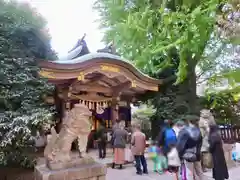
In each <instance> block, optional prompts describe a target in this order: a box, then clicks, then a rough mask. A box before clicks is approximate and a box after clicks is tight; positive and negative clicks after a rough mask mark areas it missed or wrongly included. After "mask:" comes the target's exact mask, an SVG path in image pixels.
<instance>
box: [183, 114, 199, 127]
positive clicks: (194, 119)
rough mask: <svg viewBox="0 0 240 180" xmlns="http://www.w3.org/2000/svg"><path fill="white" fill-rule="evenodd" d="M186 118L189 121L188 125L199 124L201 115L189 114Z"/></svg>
mask: <svg viewBox="0 0 240 180" xmlns="http://www.w3.org/2000/svg"><path fill="white" fill-rule="evenodd" d="M185 120H186V122H187V123H188V125H194V126H198V121H199V117H198V116H196V115H187V116H186V117H185Z"/></svg>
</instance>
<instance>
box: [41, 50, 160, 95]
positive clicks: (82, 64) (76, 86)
mask: <svg viewBox="0 0 240 180" xmlns="http://www.w3.org/2000/svg"><path fill="white" fill-rule="evenodd" d="M80 49H81V48H80ZM72 54H74V55H70V56H71V59H69V58H67V59H68V60H57V61H44V60H43V61H41V62H40V63H39V66H40V68H41V71H40V75H41V76H43V77H45V78H48V80H49V81H50V82H52V83H54V84H56V85H58V86H71V87H72V92H73V93H74V94H78V93H80V92H94V93H100V94H101V93H102V94H103V95H104V96H105V97H112V96H113V95H114V94H116V93H119V92H120V93H121V94H123V95H130V96H131V95H134V94H139V93H140V94H141V93H144V92H145V91H148V90H150V91H158V90H159V85H161V84H162V81H161V80H159V79H154V78H151V77H149V76H147V75H145V74H143V73H142V72H141V71H139V70H138V69H137V68H136V67H134V66H133V65H132V64H131V63H130V62H129V61H127V60H125V59H123V58H121V57H120V56H118V55H115V54H111V53H108V52H96V53H87V54H84V55H81V56H79V57H74V56H76V54H77V52H74V53H72Z"/></svg>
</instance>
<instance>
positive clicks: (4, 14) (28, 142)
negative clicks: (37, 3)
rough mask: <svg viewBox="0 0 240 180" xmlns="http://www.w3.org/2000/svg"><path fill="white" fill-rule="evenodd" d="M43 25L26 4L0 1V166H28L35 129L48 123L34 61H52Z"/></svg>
mask: <svg viewBox="0 0 240 180" xmlns="http://www.w3.org/2000/svg"><path fill="white" fill-rule="evenodd" d="M45 25H46V22H45V20H44V19H43V18H42V17H41V16H40V15H39V14H38V13H37V12H35V11H34V10H33V9H32V8H31V7H30V6H29V5H28V4H22V3H17V2H14V1H9V2H6V1H3V0H0V61H1V68H0V86H1V88H0V113H1V114H0V115H1V116H0V165H4V166H5V165H9V166H19V165H20V166H24V167H26V166H27V167H31V166H32V165H33V163H34V161H33V159H31V158H30V157H29V153H31V150H33V148H34V144H33V143H34V141H33V136H34V134H35V132H36V130H38V129H41V128H42V127H43V126H44V125H45V124H46V123H50V122H51V117H52V115H53V112H54V111H53V108H51V107H49V106H47V105H46V104H44V101H43V99H42V98H43V95H44V94H46V93H48V92H51V90H52V87H51V86H50V85H48V84H47V83H46V80H44V79H41V78H39V77H38V71H39V69H38V66H37V60H38V59H54V58H55V53H54V52H53V51H52V49H51V46H50V37H49V36H48V35H47V33H45V31H44V28H45Z"/></svg>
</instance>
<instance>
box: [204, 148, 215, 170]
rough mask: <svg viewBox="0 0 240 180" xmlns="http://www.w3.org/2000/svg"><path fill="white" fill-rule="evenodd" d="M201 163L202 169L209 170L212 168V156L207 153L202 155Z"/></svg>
mask: <svg viewBox="0 0 240 180" xmlns="http://www.w3.org/2000/svg"><path fill="white" fill-rule="evenodd" d="M202 162H203V166H204V167H206V168H208V169H211V168H212V167H213V162H212V154H211V153H209V152H206V153H205V152H204V153H202Z"/></svg>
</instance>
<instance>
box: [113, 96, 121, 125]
mask: <svg viewBox="0 0 240 180" xmlns="http://www.w3.org/2000/svg"><path fill="white" fill-rule="evenodd" d="M118 100H119V98H117V97H113V99H112V103H111V120H112V126H113V125H114V124H115V123H116V120H119V119H118V118H119V117H118Z"/></svg>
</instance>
